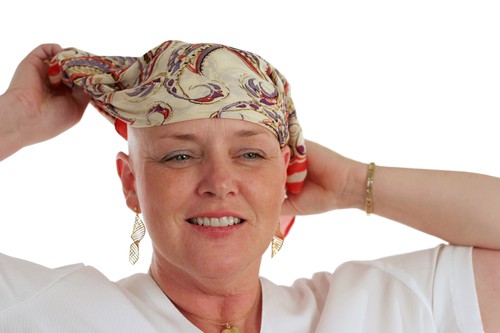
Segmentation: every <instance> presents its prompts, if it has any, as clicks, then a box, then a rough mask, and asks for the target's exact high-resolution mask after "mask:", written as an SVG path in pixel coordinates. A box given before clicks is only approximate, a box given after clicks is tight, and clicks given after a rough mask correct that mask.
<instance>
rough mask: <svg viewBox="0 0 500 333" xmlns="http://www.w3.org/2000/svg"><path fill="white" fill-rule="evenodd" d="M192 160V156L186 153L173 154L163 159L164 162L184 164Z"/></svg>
mask: <svg viewBox="0 0 500 333" xmlns="http://www.w3.org/2000/svg"><path fill="white" fill-rule="evenodd" d="M191 158H192V157H191V155H189V154H186V153H172V154H168V155H166V156H165V157H163V158H162V162H184V161H187V160H189V159H191Z"/></svg>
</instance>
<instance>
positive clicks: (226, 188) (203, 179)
mask: <svg viewBox="0 0 500 333" xmlns="http://www.w3.org/2000/svg"><path fill="white" fill-rule="evenodd" d="M200 173H201V175H200V182H199V184H198V194H199V195H202V196H208V197H218V198H226V197H231V196H235V195H237V194H238V184H237V174H236V170H235V168H234V167H233V163H232V161H231V159H230V158H229V157H228V158H218V159H216V158H212V159H207V160H205V161H203V166H202V167H201V168H200Z"/></svg>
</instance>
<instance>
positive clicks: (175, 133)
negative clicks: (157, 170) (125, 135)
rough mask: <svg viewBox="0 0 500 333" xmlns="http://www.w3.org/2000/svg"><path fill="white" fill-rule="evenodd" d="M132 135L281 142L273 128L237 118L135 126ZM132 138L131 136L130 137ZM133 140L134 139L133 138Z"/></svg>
mask: <svg viewBox="0 0 500 333" xmlns="http://www.w3.org/2000/svg"><path fill="white" fill-rule="evenodd" d="M131 134H132V137H134V136H135V137H138V138H139V140H141V141H144V140H145V141H149V142H151V141H152V140H153V141H156V140H162V139H163V140H168V139H178V140H207V139H208V140H210V139H216V138H259V140H266V141H272V142H276V144H279V142H278V140H277V139H276V137H275V136H274V135H273V134H272V132H271V130H268V129H266V128H265V127H264V126H261V125H258V124H255V123H252V122H249V121H243V120H235V119H193V120H186V121H181V122H176V123H172V124H166V125H162V126H154V127H146V128H134V129H133V130H132V131H131ZM129 139H131V138H129ZM132 140H133V139H132Z"/></svg>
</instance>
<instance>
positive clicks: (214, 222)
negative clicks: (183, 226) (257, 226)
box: [187, 216, 244, 227]
mask: <svg viewBox="0 0 500 333" xmlns="http://www.w3.org/2000/svg"><path fill="white" fill-rule="evenodd" d="M187 221H188V222H189V223H191V224H197V225H200V226H204V227H227V226H231V225H235V224H239V223H241V222H243V221H244V220H242V219H240V218H238V217H234V216H223V217H218V218H217V217H195V218H191V219H188V220H187Z"/></svg>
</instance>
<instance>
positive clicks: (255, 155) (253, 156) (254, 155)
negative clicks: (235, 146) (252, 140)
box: [242, 152, 262, 160]
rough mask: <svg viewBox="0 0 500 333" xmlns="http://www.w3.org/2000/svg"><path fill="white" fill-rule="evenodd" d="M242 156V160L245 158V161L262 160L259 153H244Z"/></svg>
mask: <svg viewBox="0 0 500 333" xmlns="http://www.w3.org/2000/svg"><path fill="white" fill-rule="evenodd" d="M242 156H243V157H244V158H246V159H249V160H255V159H258V158H262V155H261V154H259V153H256V152H248V153H244V154H243V155H242Z"/></svg>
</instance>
